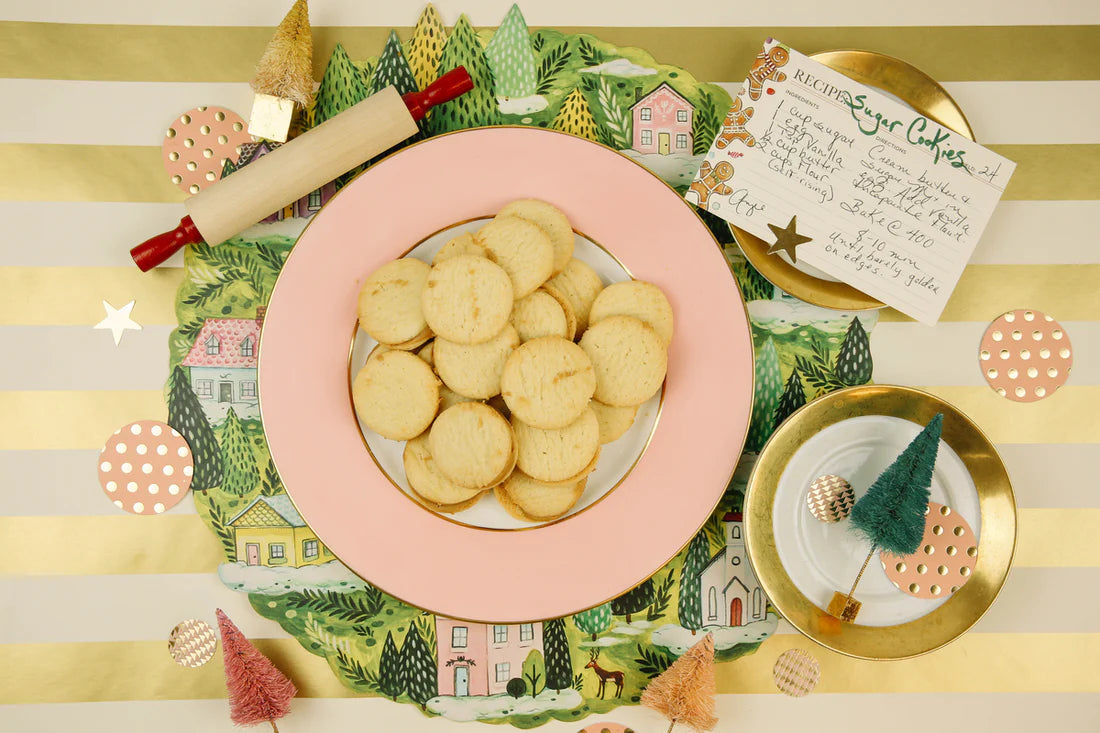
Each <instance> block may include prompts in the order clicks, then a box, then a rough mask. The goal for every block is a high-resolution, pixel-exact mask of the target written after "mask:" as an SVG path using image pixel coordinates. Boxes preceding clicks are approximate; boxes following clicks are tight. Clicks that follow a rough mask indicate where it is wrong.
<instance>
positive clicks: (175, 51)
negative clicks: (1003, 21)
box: [0, 18, 1100, 82]
mask: <svg viewBox="0 0 1100 733" xmlns="http://www.w3.org/2000/svg"><path fill="white" fill-rule="evenodd" d="M412 20H415V18H410V21H412ZM396 30H397V32H398V34H399V35H400V36H401V37H402V38H408V37H409V36H410V34H411V29H410V28H408V27H405V28H398V29H396ZM531 30H532V31H534V30H537V28H535V27H532V29H531ZM558 30H561V31H562V32H564V33H591V34H593V35H596V36H598V37H599V38H601V39H603V40H604V41H607V42H608V43H611V44H614V45H617V46H637V47H639V48H644V49H646V50H647V51H649V52H650V53H651V54H652V55H653V57H654V58H655V59H657V61H659V62H661V63H665V64H675V65H677V66H681V67H683V68H684V69H686V70H688V71H690V72H691V73H692V74H694V75H695V76H696V78H699V79H705V80H712V81H734V80H738V79H743V78H744V77H745V73H746V71H747V70H748V67H749V63H750V62H751V61H752V58H753V56H755V54H756V53H757V51H759V49H760V45H761V44H762V43H763V42H764V39H765V38H767V37H769V36H775V37H776V38H779V39H780V40H782V41H783V42H784V43H787V44H790V45H791V46H793V47H794V48H797V49H798V50H799V51H802V52H803V53H807V54H809V53H815V52H817V51H825V50H830V49H838V48H866V49H872V50H875V51H879V52H881V53H885V54H889V55H890V56H896V57H898V58H902V59H905V60H906V61H908V62H909V63H911V64H913V65H914V66H916V67H918V68H920V69H922V70H923V71H925V72H926V73H927V74H929V75H930V76H932V78H934V79H938V80H940V81H998V80H1002V81H1045V80H1051V79H1096V78H1100V59H1098V58H1097V55H1096V54H1095V53H1094V49H1095V48H1096V45H1097V43H1098V42H1100V34H1098V32H1097V27H1096V26H1086V25H1081V26H1077V25H1071V26H1055V25H1051V26H949V27H921V26H906V27H889V26H888V27H834V28H814V27H788V28H775V27H767V28H752V27H749V28H738V27H727V28H654V27H650V28H619V27H615V28H608V27H601V28H591V27H561V28H559V29H558ZM388 33H389V29H387V28H378V27H319V26H315V27H314V28H313V42H314V53H313V66H314V69H313V73H314V77H315V78H317V79H320V78H321V75H322V74H323V73H324V67H325V64H326V63H327V62H328V59H329V56H330V55H331V53H332V49H333V47H334V46H335V45H336V42H337V41H339V42H340V43H342V44H343V45H344V46H345V47H346V48H347V49H348V53H349V54H350V55H351V57H352V58H354V59H364V58H367V57H369V56H376V55H377V54H378V52H379V51H380V50H381V48H382V46H383V44H384V43H385V40H386V36H387V35H388ZM270 40H271V29H270V28H268V27H263V28H256V27H231V28H226V27H214V26H208V27H185V26H180V27H174V26H141V25H78V24H67V23H25V22H5V23H2V24H0V76H5V77H20V78H31V79H96V80H103V81H198V82H223V81H229V82H243V81H247V80H248V79H250V78H251V77H252V74H253V71H254V70H255V67H256V59H258V58H259V57H260V55H261V54H262V53H263V50H264V47H265V45H266V44H267V43H268V41H270ZM715 49H721V52H720V53H716V52H715Z"/></svg>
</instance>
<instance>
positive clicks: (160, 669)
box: [0, 634, 1100, 730]
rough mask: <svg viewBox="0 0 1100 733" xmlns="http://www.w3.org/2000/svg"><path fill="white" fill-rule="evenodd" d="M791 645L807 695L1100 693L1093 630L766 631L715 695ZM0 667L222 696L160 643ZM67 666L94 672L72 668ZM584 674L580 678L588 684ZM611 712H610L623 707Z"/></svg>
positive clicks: (11, 684) (219, 686)
mask: <svg viewBox="0 0 1100 733" xmlns="http://www.w3.org/2000/svg"><path fill="white" fill-rule="evenodd" d="M252 641H253V642H254V643H255V645H256V646H257V648H259V649H260V651H262V652H263V653H265V654H267V655H268V656H270V657H272V658H273V659H274V660H275V662H276V663H277V664H278V665H279V666H280V667H281V668H282V669H283V670H285V671H287V672H288V673H289V676H290V677H291V678H292V679H293V680H294V683H295V684H296V685H297V687H298V697H299V699H301V698H311V697H349V696H351V695H353V693H352V692H351V690H349V689H348V688H346V687H344V686H343V685H342V684H341V683H340V682H339V681H338V680H337V678H336V675H334V674H333V673H332V671H331V670H330V669H329V666H328V664H327V663H326V662H325V661H324V660H322V659H321V658H320V657H316V656H314V655H312V654H310V653H309V652H307V651H305V650H304V649H302V648H301V646H299V645H298V642H296V641H292V640H289V639H253V640H252ZM791 647H796V648H801V649H805V650H806V651H808V652H810V653H811V654H813V655H814V656H815V657H817V659H818V660H819V661H820V663H821V683H820V685H819V686H818V688H817V693H818V694H817V695H815V696H813V697H811V698H809V699H811V700H812V699H815V698H817V697H823V696H824V697H827V696H828V693H848V692H892V693H898V692H993V691H997V692H1017V693H1019V692H1054V691H1057V692H1096V691H1100V677H1098V676H1097V675H1095V674H1092V673H1091V669H1092V663H1093V660H1094V659H1095V657H1096V655H1097V654H1100V634H968V635H966V636H963V637H962V638H960V639H958V640H957V641H955V642H954V643H952V644H950V645H948V646H947V647H944V648H943V649H942V650H940V651H938V652H936V653H935V654H928V655H926V656H923V657H918V658H917V659H911V660H905V661H901V662H868V661H863V660H857V659H851V658H848V657H843V656H840V655H839V654H834V653H832V652H827V651H825V650H824V649H822V648H821V647H819V646H816V645H815V644H814V643H813V642H812V641H810V640H808V639H805V638H802V637H791V636H780V637H772V638H770V639H768V640H767V641H765V642H764V643H763V644H762V645H761V647H760V649H759V651H757V653H756V654H753V655H751V656H748V657H742V658H741V659H739V660H737V663H736V664H721V665H718V667H717V674H716V677H717V683H718V685H717V686H718V692H719V693H757V694H774V693H775V686H774V683H773V682H772V674H771V671H772V666H773V664H774V662H775V658H776V657H777V656H778V655H779V654H780V653H781V652H782V651H784V650H786V649H788V648H791ZM0 670H3V672H0V674H4V675H7V676H8V677H9V678H10V679H8V680H7V681H5V684H3V685H2V686H0V704H3V703H15V702H17V703H23V704H27V703H46V702H87V701H93V700H94V701H120V700H164V699H202V698H222V697H224V695H225V679H224V677H223V672H222V665H220V664H216V663H213V664H207V665H205V666H203V667H200V668H198V669H185V668H183V667H180V666H178V665H176V664H173V663H172V661H171V659H170V658H168V655H167V653H166V651H165V643H164V642H163V641H146V642H116V643H100V644H90V643H85V644H13V645H7V646H3V647H0ZM73 670H88V671H91V670H95V674H82V675H73V674H72V671H73ZM591 679H592V678H591V676H589V679H588V680H586V685H592V682H591ZM60 680H65V684H59V681H60ZM586 691H587V689H586ZM787 703H788V704H790V701H787ZM394 707H397V706H394ZM615 712H616V719H617V717H618V713H619V712H620V711H618V710H617V711H615ZM627 712H628V711H627ZM987 712H988V711H986V710H983V713H987ZM850 713H851V711H850V710H849V714H850ZM926 724H927V723H926ZM548 730H553V729H552V728H548ZM573 730H575V728H573ZM980 730H981V729H980Z"/></svg>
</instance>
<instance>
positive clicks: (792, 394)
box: [773, 367, 806, 429]
mask: <svg viewBox="0 0 1100 733" xmlns="http://www.w3.org/2000/svg"><path fill="white" fill-rule="evenodd" d="M804 404H806V392H805V390H803V389H802V375H801V374H799V373H798V368H797V367H796V368H794V369H792V370H791V376H790V377H788V378H787V387H786V389H784V390H783V396H782V397H780V398H779V406H778V407H776V408H775V424H774V427H773V429H775V428H778V427H779V426H780V425H781V424H782V423H783V421H784V420H786V419H787V418H788V417H790V415H791V413H792V412H794V411H795V410H797V409H798V408H799V407H802V405H804Z"/></svg>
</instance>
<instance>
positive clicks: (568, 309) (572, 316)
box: [536, 283, 578, 341]
mask: <svg viewBox="0 0 1100 733" xmlns="http://www.w3.org/2000/svg"><path fill="white" fill-rule="evenodd" d="M547 284H549V283H547ZM536 292H543V293H546V294H547V295H549V296H550V297H551V298H553V299H554V300H556V301H558V305H560V306H561V310H562V313H564V314H565V338H567V339H569V340H570V341H576V340H577V333H578V330H577V311H576V310H574V309H573V304H572V303H571V302H570V301H569V298H567V297H565V295H564V293H562V292H561V291H560V290H554V289H553V288H548V287H547V286H546V285H545V284H544V285H543V286H542V287H541V288H539V290H538V291H536Z"/></svg>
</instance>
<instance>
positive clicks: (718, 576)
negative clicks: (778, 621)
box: [699, 512, 768, 626]
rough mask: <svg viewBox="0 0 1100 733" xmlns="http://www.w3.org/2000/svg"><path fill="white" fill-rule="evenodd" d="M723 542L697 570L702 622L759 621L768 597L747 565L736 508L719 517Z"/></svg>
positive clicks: (720, 624)
mask: <svg viewBox="0 0 1100 733" xmlns="http://www.w3.org/2000/svg"><path fill="white" fill-rule="evenodd" d="M722 523H723V525H724V526H725V529H726V546H725V547H724V548H722V549H721V550H720V551H719V552H718V554H716V555H715V556H714V557H712V558H711V559H710V562H708V563H707V564H706V566H705V567H704V568H703V570H702V572H700V573H699V588H700V590H699V592H700V593H701V595H702V597H701V598H700V601H701V608H702V610H703V625H704V626H744V625H745V624H750V623H753V622H754V621H763V620H764V619H765V617H766V616H767V613H768V599H767V598H766V597H765V596H764V591H763V590H761V588H760V583H759V582H758V581H757V579H756V574H755V573H753V571H752V567H751V566H750V565H749V558H748V554H747V553H746V551H745V539H744V528H743V527H742V524H741V513H740V512H729V513H727V514H726V515H725V516H723V517H722Z"/></svg>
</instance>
